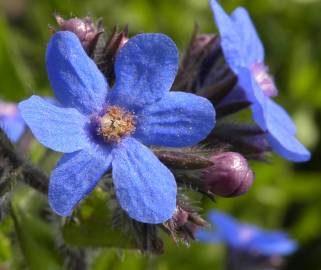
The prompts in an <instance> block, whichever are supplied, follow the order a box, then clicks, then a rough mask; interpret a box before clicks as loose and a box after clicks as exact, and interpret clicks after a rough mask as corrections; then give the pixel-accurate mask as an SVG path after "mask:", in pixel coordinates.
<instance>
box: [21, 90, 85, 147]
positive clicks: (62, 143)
mask: <svg viewBox="0 0 321 270" xmlns="http://www.w3.org/2000/svg"><path fill="white" fill-rule="evenodd" d="M19 109H20V112H21V115H22V117H23V119H24V120H25V122H26V123H27V125H28V126H29V127H30V129H31V131H32V133H33V134H34V136H35V137H36V138H37V140H38V141H39V142H40V143H41V144H43V145H45V146H47V147H49V148H51V149H53V150H55V151H58V152H64V153H70V152H74V151H77V150H80V149H82V148H83V147H84V146H85V145H87V140H88V138H87V133H86V129H85V126H86V123H87V118H86V117H85V116H84V115H82V114H80V113H79V112H78V111H77V110H76V109H72V108H61V107H57V106H55V105H52V104H51V103H48V102H47V101H45V100H44V99H42V98H40V97H38V96H32V97H31V98H29V99H27V100H25V101H22V102H20V104H19Z"/></svg>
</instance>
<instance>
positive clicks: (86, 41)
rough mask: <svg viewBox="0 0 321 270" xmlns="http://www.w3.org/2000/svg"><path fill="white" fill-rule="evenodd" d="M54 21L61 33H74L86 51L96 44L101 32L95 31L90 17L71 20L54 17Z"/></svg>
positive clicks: (95, 28)
mask: <svg viewBox="0 0 321 270" xmlns="http://www.w3.org/2000/svg"><path fill="white" fill-rule="evenodd" d="M55 18H56V21H57V23H58V24H59V26H60V30H62V31H70V32H73V33H75V34H76V35H77V36H78V38H79V39H80V41H81V44H82V46H83V47H84V48H85V49H86V50H87V51H88V50H90V49H91V48H92V47H93V44H94V43H96V42H97V38H98V36H99V34H101V33H102V32H103V30H102V29H100V30H99V29H97V27H96V26H95V24H94V23H93V21H92V19H91V18H90V17H88V16H87V17H84V18H82V19H79V18H71V19H69V20H64V19H63V18H62V17H61V16H59V15H55Z"/></svg>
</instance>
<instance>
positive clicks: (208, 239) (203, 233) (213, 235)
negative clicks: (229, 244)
mask: <svg viewBox="0 0 321 270" xmlns="http://www.w3.org/2000/svg"><path fill="white" fill-rule="evenodd" d="M195 238H196V239H197V240H200V241H202V242H204V243H217V242H221V241H222V240H223V238H222V235H221V234H219V233H218V232H213V231H210V230H206V229H198V230H197V231H196V233H195Z"/></svg>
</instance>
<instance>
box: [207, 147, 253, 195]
mask: <svg viewBox="0 0 321 270" xmlns="http://www.w3.org/2000/svg"><path fill="white" fill-rule="evenodd" d="M210 160H211V161H212V162H213V165H212V166H211V167H209V168H207V169H205V170H204V171H203V179H202V181H203V187H202V189H203V190H204V191H205V192H209V193H213V194H216V195H219V196H222V197H234V196H239V195H242V194H243V193H245V192H247V191H248V189H249V188H250V187H251V185H252V182H253V179H254V174H253V171H252V170H251V169H250V168H249V165H248V163H247V161H246V159H245V158H244V157H243V156H242V155H241V154H239V153H236V152H223V153H219V154H215V155H213V156H212V157H210Z"/></svg>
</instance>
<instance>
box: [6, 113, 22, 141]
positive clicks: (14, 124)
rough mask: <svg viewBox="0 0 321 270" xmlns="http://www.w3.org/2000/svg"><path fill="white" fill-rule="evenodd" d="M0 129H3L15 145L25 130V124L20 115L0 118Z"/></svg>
mask: <svg viewBox="0 0 321 270" xmlns="http://www.w3.org/2000/svg"><path fill="white" fill-rule="evenodd" d="M0 128H1V129H3V131H4V132H5V133H6V135H7V136H8V138H9V139H10V141H11V142H13V143H16V142H17V141H19V139H20V138H21V136H22V134H23V133H24V131H25V130H26V124H25V122H24V121H23V119H22V117H21V116H20V115H16V116H13V117H1V116H0Z"/></svg>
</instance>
